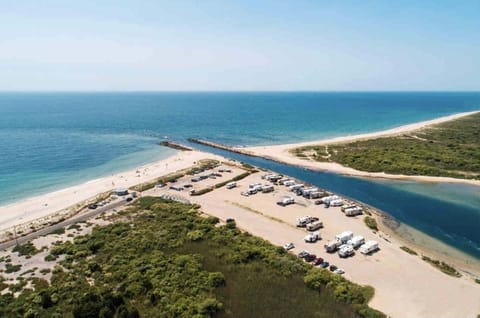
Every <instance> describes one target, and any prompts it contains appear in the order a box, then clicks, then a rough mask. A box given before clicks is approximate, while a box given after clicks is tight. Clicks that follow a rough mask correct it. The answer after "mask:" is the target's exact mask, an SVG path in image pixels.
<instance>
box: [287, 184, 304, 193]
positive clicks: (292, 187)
mask: <svg viewBox="0 0 480 318" xmlns="http://www.w3.org/2000/svg"><path fill="white" fill-rule="evenodd" d="M304 186H305V185H304V184H302V183H297V184H294V185H291V186H290V187H289V189H290V191H292V192H295V191H297V190H299V189H301V188H303V187H304Z"/></svg>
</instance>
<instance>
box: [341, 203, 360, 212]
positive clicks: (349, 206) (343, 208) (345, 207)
mask: <svg viewBox="0 0 480 318" xmlns="http://www.w3.org/2000/svg"><path fill="white" fill-rule="evenodd" d="M356 207H357V206H356V205H355V204H349V205H344V206H342V212H345V210H346V209H351V208H356Z"/></svg>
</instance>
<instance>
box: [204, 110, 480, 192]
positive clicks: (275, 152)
mask: <svg viewBox="0 0 480 318" xmlns="http://www.w3.org/2000/svg"><path fill="white" fill-rule="evenodd" d="M479 112H480V111H471V112H462V113H457V114H453V115H448V116H443V117H439V118H436V119H432V120H427V121H422V122H417V123H413V124H408V125H403V126H399V127H396V128H392V129H387V130H382V131H378V132H373V133H366V134H358V135H352V136H344V137H335V138H329V139H321V140H316V141H307V142H299V143H290V144H282V145H272V146H253V147H230V146H225V145H218V144H215V143H213V142H207V143H205V144H208V145H210V146H213V147H217V148H221V149H225V150H229V151H233V152H237V153H241V154H244V155H248V156H253V157H262V158H265V159H268V160H272V161H277V162H280V163H285V164H290V165H295V166H300V167H303V168H307V169H312V170H317V171H329V172H334V173H338V174H342V175H348V176H358V177H367V178H376V179H393V180H410V181H419V182H442V183H463V184H470V185H475V186H480V180H471V179H458V178H451V177H433V176H422V175H401V174H387V173H384V172H367V171H360V170H356V169H353V168H349V167H346V166H343V165H341V164H339V163H331V162H318V161H311V160H305V159H301V158H298V157H295V156H294V155H292V154H290V152H289V150H291V149H294V148H299V147H305V146H313V145H319V146H321V145H327V144H339V143H348V142H352V141H359V140H368V139H374V138H379V137H390V136H395V135H399V134H403V133H407V132H411V131H414V130H418V129H422V128H425V127H427V126H431V125H435V124H440V123H444V122H448V121H452V120H455V119H459V118H462V117H465V116H469V115H473V114H476V113H479Z"/></svg>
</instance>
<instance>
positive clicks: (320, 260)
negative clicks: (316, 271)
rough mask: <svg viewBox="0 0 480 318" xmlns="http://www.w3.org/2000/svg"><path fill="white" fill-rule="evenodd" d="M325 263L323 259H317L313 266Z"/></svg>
mask: <svg viewBox="0 0 480 318" xmlns="http://www.w3.org/2000/svg"><path fill="white" fill-rule="evenodd" d="M322 263H323V258H321V257H317V258H316V259H314V260H313V262H312V265H314V266H318V265H320V264H322Z"/></svg>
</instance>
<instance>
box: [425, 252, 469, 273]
mask: <svg viewBox="0 0 480 318" xmlns="http://www.w3.org/2000/svg"><path fill="white" fill-rule="evenodd" d="M422 260H424V261H425V262H427V263H429V264H430V265H432V266H434V267H436V268H438V269H439V270H441V271H442V272H444V273H445V274H447V275H450V276H454V277H461V276H462V274H460V273H459V272H458V271H457V270H456V269H455V268H453V267H452V266H450V265H448V264H446V263H445V262H442V261H439V260H434V259H431V258H430V257H428V256H425V255H423V256H422Z"/></svg>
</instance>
